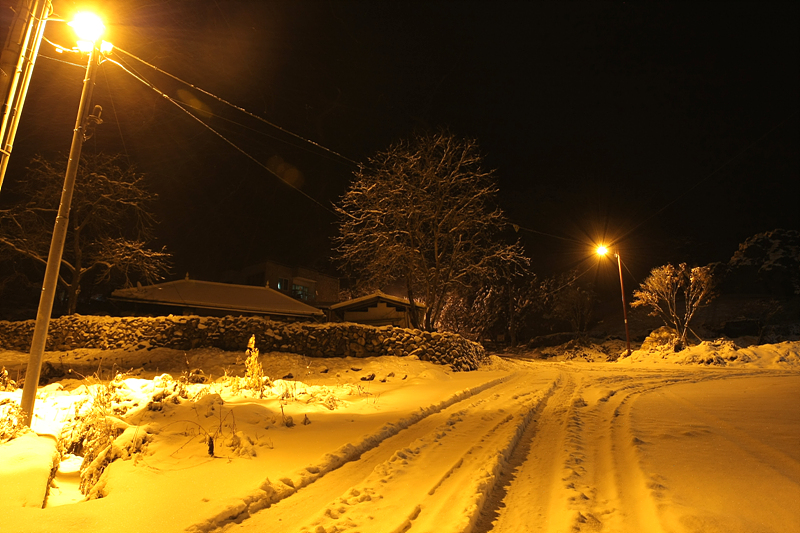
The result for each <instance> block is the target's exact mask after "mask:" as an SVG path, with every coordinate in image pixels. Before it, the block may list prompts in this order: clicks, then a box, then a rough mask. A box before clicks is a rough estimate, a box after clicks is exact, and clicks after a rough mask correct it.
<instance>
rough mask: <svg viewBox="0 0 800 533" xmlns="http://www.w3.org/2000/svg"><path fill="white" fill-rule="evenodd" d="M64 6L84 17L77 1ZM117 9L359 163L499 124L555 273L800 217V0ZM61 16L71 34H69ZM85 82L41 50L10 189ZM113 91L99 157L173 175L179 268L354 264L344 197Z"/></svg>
mask: <svg viewBox="0 0 800 533" xmlns="http://www.w3.org/2000/svg"><path fill="white" fill-rule="evenodd" d="M54 4H55V9H56V12H57V13H58V14H59V15H62V16H64V17H65V18H67V17H70V16H71V13H72V10H73V9H74V7H75V6H76V5H77V2H68V1H59V0H55V2H54ZM98 5H99V6H100V7H99V9H98V12H100V13H103V14H104V18H105V20H106V23H107V26H108V31H107V37H106V38H107V39H108V40H109V41H111V42H113V43H114V44H115V45H117V46H119V47H120V48H122V49H124V50H127V51H128V52H131V53H133V54H135V55H137V56H139V57H141V58H142V59H145V60H146V61H149V62H151V63H153V64H155V65H157V66H159V67H161V68H163V69H164V70H166V71H168V72H170V73H172V74H174V75H175V76H178V77H180V78H182V79H184V80H186V81H188V82H191V83H193V84H195V85H197V86H199V87H202V88H203V89H205V90H207V91H209V92H211V93H214V94H216V95H218V96H220V97H221V98H224V99H225V100H228V101H230V102H232V103H235V104H237V105H239V106H241V107H244V108H246V109H247V110H248V111H251V112H253V113H255V114H257V115H259V116H261V117H263V118H265V119H267V120H268V121H270V122H272V123H274V124H277V125H279V126H281V127H282V128H284V129H286V130H288V131H290V132H292V133H295V134H297V135H299V136H302V137H304V138H307V139H311V140H313V141H314V142H317V143H319V144H321V145H323V146H325V147H328V148H330V149H331V150H333V151H335V152H338V153H340V154H342V155H344V156H346V157H347V158H349V159H351V160H355V161H362V160H364V159H365V158H366V157H367V156H368V155H370V154H372V153H374V152H375V151H376V150H379V149H383V148H385V147H386V146H387V145H388V144H389V143H391V142H392V141H394V140H396V139H399V138H401V137H405V136H408V135H410V134H411V133H412V132H413V131H414V129H415V128H424V127H431V128H435V127H439V126H447V127H449V128H450V129H451V130H452V131H453V132H454V133H457V134H459V135H464V136H469V137H473V138H475V139H477V141H478V142H479V144H480V146H481V149H482V151H483V152H484V153H485V154H486V161H487V164H488V165H489V166H490V167H492V168H496V169H497V172H498V176H499V180H500V189H501V194H500V202H501V206H502V207H503V208H504V209H505V211H506V213H507V214H508V216H509V218H510V219H511V220H512V222H514V223H516V224H518V225H519V226H521V227H522V228H524V229H522V230H521V231H520V233H519V237H520V239H521V240H522V242H523V244H524V245H525V247H526V249H527V252H528V254H529V255H530V256H531V257H532V258H533V260H534V264H535V265H536V267H537V270H539V271H540V272H542V273H550V272H553V271H559V270H564V269H567V268H571V267H573V266H576V265H578V264H579V263H580V261H581V260H582V259H585V258H586V257H587V254H588V253H589V251H590V249H589V246H590V243H591V242H592V241H593V240H594V241H597V240H599V239H601V238H603V235H605V238H606V239H607V240H617V241H618V245H619V249H620V251H621V253H622V254H623V259H624V260H625V261H626V264H627V266H628V267H629V268H630V269H631V272H632V274H634V276H636V277H638V278H639V280H641V277H643V275H644V274H646V272H647V271H648V270H649V269H650V268H652V267H654V266H657V265H659V264H663V263H665V262H667V261H672V262H680V261H687V262H690V263H691V262H696V263H698V264H704V263H708V262H711V261H718V260H721V261H725V260H727V259H729V258H730V256H731V255H732V253H733V252H734V251H735V250H736V247H737V244H738V243H740V242H742V241H743V240H744V239H746V238H747V237H749V236H751V235H753V234H755V233H758V232H762V231H767V230H770V229H774V228H776V227H784V228H793V229H799V228H800V223H799V218H800V217H798V208H797V205H798V198H800V195H798V193H797V184H798V182H800V180H798V146H800V142H799V141H800V139H799V138H798V137H799V136H798V113H797V110H798V98H797V96H798V94H800V91H798V49H799V48H800V46H799V44H800V43H798V32H797V30H796V28H797V26H798V11H797V7H796V3H768V2H759V3H752V2H748V3H734V2H724V3H704V2H686V3H677V2H670V3H665V2H649V3H645V4H642V3H630V2H592V3H576V2H552V3H550V2H549V3H538V2H502V1H501V2H488V1H487V2H478V3H468V2H378V1H376V2H338V1H330V2H306V1H293V2H269V1H264V2H256V1H249V2H246V1H236V0H231V1H223V0H217V1H210V2H209V1H206V2H200V1H192V0H185V1H171V2H164V1H162V2H157V1H149V2H146V1H140V0H123V1H116V2H110V1H109V2H105V3H102V2H100V3H99V4H98ZM3 17H4V19H3V21H2V22H3V24H2V27H3V28H4V29H5V28H7V26H8V20H7V19H8V15H7V14H5V13H4V14H3ZM58 26H59V23H55V22H51V23H50V24H49V26H48V30H47V35H48V36H49V37H50V38H51V39H53V40H57V41H60V42H67V38H68V34H66V33H64V34H63V36H62V33H61V29H59V27H58ZM61 26H62V27H63V25H61ZM42 54H43V55H46V56H51V57H54V56H55V54H54V53H53V51H52V48H51V47H50V46H49V45H47V44H43V45H42ZM112 57H115V58H117V59H122V60H124V61H125V63H126V64H128V65H131V66H133V67H135V68H136V70H137V71H139V72H140V73H141V74H143V75H144V76H146V77H147V78H148V79H149V80H150V81H151V82H152V83H153V84H154V85H156V86H157V87H159V88H160V89H162V90H164V91H165V92H166V93H168V94H169V95H170V96H172V97H175V98H178V99H183V100H184V101H190V100H191V101H194V102H198V101H199V103H200V105H203V106H207V107H206V108H207V109H208V110H209V111H210V112H211V113H213V115H206V116H205V117H204V120H207V122H208V123H209V124H210V125H212V126H213V127H214V128H217V129H218V130H219V131H220V132H221V133H223V134H224V135H226V136H227V137H228V138H230V139H231V140H233V141H235V142H237V143H241V146H242V147H243V148H244V149H245V150H246V151H247V152H248V153H250V154H251V155H252V156H254V157H256V158H257V159H258V160H259V161H261V162H263V163H264V164H267V163H268V161H273V162H274V161H276V160H277V159H275V158H280V160H281V161H284V162H286V163H288V164H290V165H292V166H293V167H294V168H296V169H298V170H299V171H300V172H301V173H302V176H303V181H302V185H301V188H302V190H303V192H304V193H306V194H307V195H308V196H311V197H312V198H314V199H315V200H317V201H318V202H320V203H322V204H323V205H330V203H331V202H332V201H335V200H336V199H338V197H339V196H340V195H341V194H342V193H343V192H344V190H345V189H346V187H347V184H348V181H349V179H350V177H351V175H352V171H353V169H354V166H353V165H352V164H351V163H348V162H346V161H342V160H341V159H338V158H337V157H335V156H332V155H330V154H328V153H326V152H324V151H321V150H319V149H317V148H315V147H313V146H310V145H306V144H304V143H302V142H299V141H297V140H294V139H292V138H291V137H289V136H287V135H286V134H284V133H281V132H280V131H278V130H276V129H274V128H271V127H269V126H267V125H265V124H260V123H258V122H256V121H254V120H252V119H249V118H247V117H246V116H244V115H242V114H239V113H235V112H233V111H231V110H229V109H228V108H226V107H225V106H223V105H222V104H220V103H218V102H215V101H214V100H212V99H210V98H208V97H206V96H203V95H202V94H199V93H194V92H193V93H191V94H192V95H193V96H192V97H191V98H188V97H187V96H186V95H187V94H189V93H185V92H184V93H179V92H178V89H180V88H181V86H179V85H177V84H176V83H175V82H174V81H171V80H169V79H168V78H166V77H164V76H163V75H160V74H157V73H155V72H154V71H152V70H150V69H149V68H147V67H144V66H142V65H141V64H138V63H137V62H136V61H134V60H131V59H130V58H128V57H127V56H125V55H124V54H120V53H117V54H114V55H112ZM81 83H82V73H81V69H80V68H77V67H74V66H70V65H67V64H64V63H61V62H56V61H52V60H48V59H44V58H42V59H40V60H39V62H38V63H37V66H36V71H35V73H34V76H33V80H32V83H31V89H30V91H29V96H28V100H27V103H26V105H25V109H24V113H23V118H22V122H21V125H20V131H19V134H18V136H17V140H16V143H15V148H14V157H12V160H11V161H12V162H11V166H10V168H9V175H8V177H7V180H8V181H13V180H14V179H20V177H21V176H22V174H23V170H24V166H25V164H26V162H27V159H28V158H29V157H30V155H31V154H32V153H33V152H43V153H54V152H57V151H62V152H66V151H67V150H68V149H69V142H70V138H71V135H72V126H73V124H74V120H75V112H76V110H77V104H78V98H79V94H80V86H81ZM184 90H185V88H184ZM195 98H196V99H199V100H193V99H195ZM95 102H96V103H99V104H101V105H102V106H103V109H104V111H103V119H104V120H105V123H104V124H103V125H102V126H100V128H99V129H98V131H97V133H96V134H95V137H93V138H92V139H91V140H90V141H89V142H88V143H87V144H86V146H85V148H84V150H86V151H87V152H88V151H106V152H123V153H127V154H128V157H129V158H130V160H131V161H132V162H134V163H135V164H136V165H137V167H138V168H139V170H141V171H143V172H145V173H147V175H148V176H149V177H150V178H151V179H152V187H153V189H154V190H156V191H157V192H158V193H159V195H160V202H159V204H158V206H157V212H158V215H159V218H160V220H161V225H160V227H159V230H158V232H159V236H160V238H161V243H162V244H166V245H167V246H168V248H169V249H171V250H172V251H173V252H174V253H175V263H176V267H175V276H176V277H182V276H183V274H184V273H185V272H186V271H188V272H190V274H191V275H192V277H195V278H200V279H212V280H213V279H216V277H217V276H218V274H219V272H220V271H221V270H223V269H225V268H231V267H233V268H236V267H241V266H243V265H245V264H247V263H249V262H254V261H257V260H260V259H264V258H272V259H275V260H279V261H284V262H287V263H299V264H304V265H308V266H321V265H323V264H324V262H325V260H326V259H327V258H328V257H329V256H330V241H329V238H330V235H332V234H333V231H334V226H333V223H334V217H333V216H332V214H331V213H330V212H329V211H327V210H326V209H323V208H322V207H320V206H319V205H318V204H317V203H315V202H313V201H311V200H309V199H308V198H306V197H305V196H304V195H302V194H300V193H298V192H297V191H295V190H293V189H291V188H289V187H287V186H286V185H284V184H283V183H281V182H280V181H279V180H278V179H276V178H275V177H274V176H272V175H270V174H269V173H267V172H266V171H264V170H263V169H261V168H260V167H259V166H257V165H256V164H255V163H253V162H252V161H250V160H249V159H247V158H246V157H245V156H243V155H241V154H240V153H238V152H236V151H235V150H234V149H232V148H231V147H229V146H228V145H226V144H225V143H224V142H223V141H221V140H220V139H219V138H218V137H216V136H214V135H213V134H212V133H210V132H208V131H207V130H205V129H204V128H202V127H201V126H200V125H199V124H198V123H197V122H195V121H193V120H191V119H190V118H189V117H187V116H186V115H185V114H183V113H182V112H181V111H180V110H178V109H177V108H176V107H174V106H173V105H171V104H169V103H168V102H167V101H166V100H165V99H163V98H162V97H160V96H158V95H157V94H156V93H154V92H153V91H151V90H150V89H148V88H147V87H145V86H144V85H142V84H141V83H139V82H138V81H136V80H134V79H133V78H132V77H131V76H130V75H128V74H127V73H125V72H124V71H122V70H121V69H120V68H118V67H117V66H116V65H113V64H110V63H106V64H104V65H103V66H102V67H101V69H100V75H99V77H98V82H97V86H96V89H95ZM230 120H233V121H235V123H234V122H230ZM237 123H238V124H237ZM0 200H1V199H0ZM530 230H533V231H530Z"/></svg>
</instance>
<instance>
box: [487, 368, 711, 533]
mask: <svg viewBox="0 0 800 533" xmlns="http://www.w3.org/2000/svg"><path fill="white" fill-rule="evenodd" d="M562 371H563V377H562V382H563V383H562V385H561V387H560V390H558V391H556V393H555V394H553V396H552V397H551V398H550V400H549V401H548V404H547V405H546V406H545V407H544V408H543V409H542V411H541V414H540V415H539V416H538V417H537V420H536V422H535V424H531V426H532V428H535V431H533V432H534V434H533V436H532V441H531V442H530V444H529V446H527V447H526V448H527V454H528V455H527V457H522V458H517V459H516V460H515V462H516V463H519V464H518V466H517V468H516V469H515V471H514V472H513V473H512V474H510V475H508V476H507V477H508V480H507V481H506V483H504V487H503V491H504V492H505V495H504V498H503V501H502V502H501V503H497V502H494V504H493V505H494V507H492V508H487V509H486V510H485V511H484V518H483V520H482V521H481V522H480V527H479V528H478V529H477V530H476V531H477V532H480V533H483V532H489V531H491V532H514V533H516V532H518V531H519V527H520V524H525V526H524V527H526V531H529V532H531V533H533V532H540V533H556V532H564V531H575V532H612V531H613V532H621V531H625V532H639V531H648V532H654V533H658V532H660V531H662V530H663V529H662V527H661V524H660V521H659V517H658V512H657V509H658V490H659V483H658V480H657V479H650V478H648V476H647V475H646V474H645V473H644V471H643V470H642V467H641V461H640V459H639V452H638V447H637V446H638V444H637V439H636V437H635V435H634V434H633V430H632V426H631V416H630V404H631V403H632V401H633V400H634V399H635V398H637V397H638V396H639V395H641V394H642V393H644V392H647V391H650V390H653V389H657V388H661V387H664V386H667V385H670V384H673V383H678V382H683V381H688V380H695V379H697V376H686V375H685V374H674V373H669V372H667V373H661V372H659V373H652V372H643V373H641V374H634V375H631V374H628V375H621V376H619V377H609V376H607V375H606V376H602V377H600V378H595V377H593V376H592V372H591V371H588V372H587V371H585V370H582V369H575V368H568V367H562ZM587 398H588V399H589V401H588V402H587V400H586V399H587ZM523 448H525V447H521V449H520V452H519V453H520V455H522V454H523V453H524V452H523V451H522V449H523ZM490 519H492V520H494V523H493V524H488V523H487V521H489V520H490Z"/></svg>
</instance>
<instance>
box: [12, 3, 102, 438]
mask: <svg viewBox="0 0 800 533" xmlns="http://www.w3.org/2000/svg"><path fill="white" fill-rule="evenodd" d="M70 26H72V28H73V29H74V30H75V33H76V34H77V35H78V38H79V41H78V47H79V48H80V49H81V51H84V52H86V51H88V52H89V61H88V63H87V65H86V77H85V78H84V80H83V90H82V91H81V100H80V104H79V105H78V117H77V119H76V121H75V129H74V131H73V134H72V145H71V146H70V150H69V161H68V162H67V171H66V174H65V176H64V188H63V190H62V192H61V203H60V205H59V207H58V214H57V215H56V222H55V226H54V228H53V237H52V240H51V241H50V253H49V254H48V256H47V267H46V268H45V273H44V283H43V284H42V294H41V296H40V298H39V309H38V311H37V313H36V325H35V326H34V330H33V340H32V341H31V352H30V357H29V358H28V369H27V371H26V372H25V384H24V386H23V388H22V400H21V402H20V407H21V409H22V411H23V413H25V415H24V416H25V424H26V425H27V426H30V425H31V422H32V420H33V405H34V403H35V401H36V391H37V388H38V386H39V376H40V375H41V370H42V358H43V355H44V349H45V344H46V342H47V329H48V327H49V326H50V315H51V314H52V312H53V300H54V298H55V294H56V288H57V286H58V273H59V270H60V268H61V256H62V255H63V252H64V241H65V240H66V236H67V229H68V227H69V211H70V207H71V205H72V191H73V189H74V188H75V176H76V175H77V172H78V163H79V162H80V159H81V149H82V148H83V141H84V134H85V130H86V126H87V123H88V122H89V103H90V101H91V98H92V90H93V88H94V81H93V77H94V73H95V70H96V69H97V65H98V59H99V57H100V48H99V47H100V35H102V32H103V29H104V27H103V25H102V23H101V22H100V19H99V18H97V17H96V16H94V15H90V14H88V13H83V14H81V13H79V14H78V15H76V17H75V20H74V21H73V22H71V23H70ZM97 121H99V118H97V117H96V118H95V122H97Z"/></svg>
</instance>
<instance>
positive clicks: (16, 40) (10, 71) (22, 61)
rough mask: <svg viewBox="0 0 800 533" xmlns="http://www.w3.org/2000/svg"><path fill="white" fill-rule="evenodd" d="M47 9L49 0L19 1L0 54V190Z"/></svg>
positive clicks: (37, 50)
mask: <svg viewBox="0 0 800 533" xmlns="http://www.w3.org/2000/svg"><path fill="white" fill-rule="evenodd" d="M50 10H51V5H50V0H34V1H33V2H31V1H30V0H19V2H17V7H16V10H15V11H14V13H15V15H14V19H13V21H12V22H11V26H10V28H9V30H8V35H7V37H6V43H5V46H4V47H3V51H2V53H0V98H2V103H3V113H2V117H1V118H0V190H1V189H2V188H3V179H4V178H5V175H6V168H8V160H9V159H10V158H11V149H12V147H13V145H14V137H15V136H16V134H17V126H18V125H19V119H20V116H21V115H22V106H23V104H24V103H25V96H26V94H27V92H28V85H29V84H30V81H31V75H32V74H33V67H34V64H35V63H36V56H37V55H38V54H39V45H40V44H41V42H42V35H43V34H44V27H45V24H46V23H47V17H48V15H49V14H50Z"/></svg>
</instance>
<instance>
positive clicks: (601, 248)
mask: <svg viewBox="0 0 800 533" xmlns="http://www.w3.org/2000/svg"><path fill="white" fill-rule="evenodd" d="M608 251H609V250H608V248H607V247H605V246H602V245H601V246H598V247H597V255H606V254H608ZM614 257H616V258H617V267H618V268H619V289H620V291H621V292H622V316H623V317H624V319H625V341H626V342H627V346H628V357H630V356H631V334H630V332H629V331H628V304H627V303H626V302H625V285H624V284H623V282H622V259H620V257H619V252H614Z"/></svg>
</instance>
